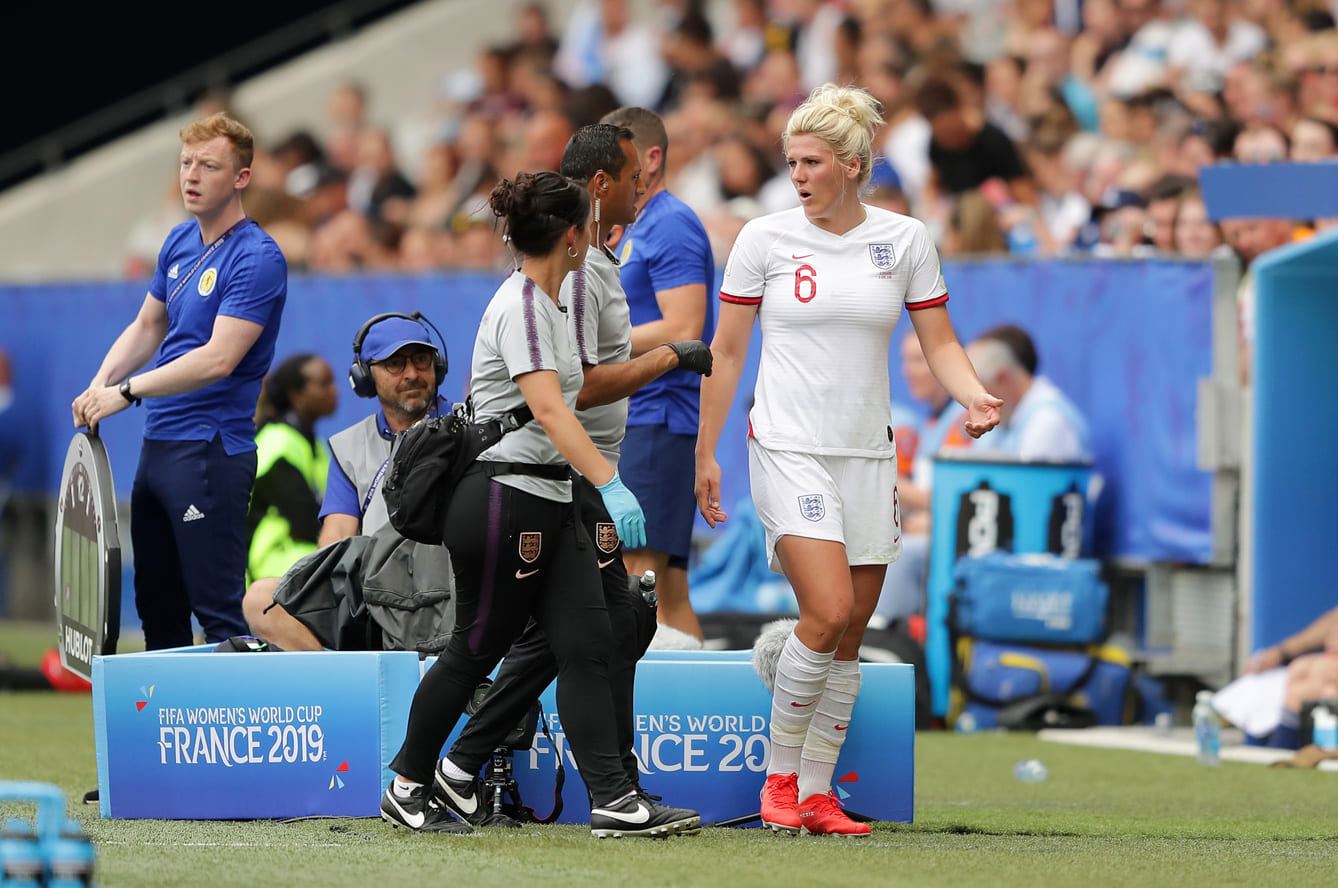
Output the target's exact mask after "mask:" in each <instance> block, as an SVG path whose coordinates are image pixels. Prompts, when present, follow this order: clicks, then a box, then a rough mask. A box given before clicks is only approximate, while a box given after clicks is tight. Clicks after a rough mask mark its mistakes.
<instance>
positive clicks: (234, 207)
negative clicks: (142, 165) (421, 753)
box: [71, 114, 288, 650]
mask: <svg viewBox="0 0 1338 888" xmlns="http://www.w3.org/2000/svg"><path fill="white" fill-rule="evenodd" d="M180 135H181V143H182V149H181V164H180V167H179V181H180V183H181V195H182V198H183V203H184V205H185V208H186V211H187V212H188V213H190V214H191V215H192V216H193V217H194V218H193V219H191V220H190V221H188V222H184V223H182V224H181V225H179V226H177V227H176V228H174V229H173V230H172V233H171V234H170V235H168V238H167V241H166V242H165V243H164V244H163V248H162V251H161V252H160V253H159V259H158V269H157V271H156V272H155V274H154V277H153V283H152V284H151V285H150V286H149V292H148V294H147V295H146V296H145V298H144V302H143V305H142V306H141V307H140V310H139V315H138V316H137V317H136V319H135V320H134V321H133V322H132V323H131V324H130V326H129V327H127V328H126V329H125V332H123V333H122V334H121V335H120V336H119V337H118V338H117V340H116V342H115V343H113V344H112V346H111V348H110V349H109V350H108V352H107V355H106V357H105V358H104V359H103V361H102V365H101V366H100V367H99V368H98V370H97V373H95V374H94V375H93V380H92V382H91V383H90V384H89V387H88V389H87V390H86V391H85V392H83V394H81V395H79V396H78V397H77V398H75V400H74V403H73V404H72V405H71V409H72V413H73V418H74V425H75V427H76V428H78V427H80V426H88V427H89V428H90V429H93V430H96V429H97V427H98V425H99V423H101V422H102V421H103V420H104V419H106V418H108V417H109V416H112V415H113V414H116V413H119V412H120V411H122V410H125V409H126V408H128V407H130V406H131V405H137V404H139V402H140V401H141V400H142V399H147V400H148V401H149V405H148V407H146V408H145V411H146V413H147V416H146V418H145V430H144V444H143V447H142V449H141V451H140V461H139V468H138V470H137V471H136V474H135V484H134V491H133V493H132V495H131V500H130V515H131V519H130V528H131V541H132V543H133V545H134V551H135V606H136V608H137V609H138V611H139V616H140V621H141V622H142V623H143V625H144V641H145V645H146V647H147V648H148V649H149V650H155V649H159V648H168V647H181V646H185V645H189V644H191V643H192V641H193V640H194V635H193V633H192V631H191V614H192V612H193V613H194V614H195V616H196V617H197V618H198V620H199V622H200V625H201V627H202V628H203V629H204V632H205V640H206V641H209V642H222V641H224V640H225V639H227V638H229V637H231V636H234V635H242V634H245V632H246V622H245V620H244V619H243V617H242V606H241V604H242V594H243V592H244V590H245V588H246V586H245V573H246V509H247V502H248V500H249V499H250V495H251V485H252V483H253V482H254V481H255V472H256V455H255V446H256V445H255V424H254V421H253V416H254V412H255V405H256V400H257V396H258V395H259V394H260V384H261V380H262V379H263V378H264V375H265V373H266V371H268V370H269V365H270V361H271V359H272V358H273V356H274V340H275V338H276V337H277V336H278V334H279V320H280V317H281V316H282V314H283V307H284V302H285V301H286V299H287V295H288V272H287V266H286V264H285V262H284V258H283V254H282V253H280V252H279V248H278V246H277V245H276V244H275V243H274V241H273V240H271V239H270V237H269V235H267V234H265V232H264V231H262V230H261V229H260V228H259V227H258V226H257V225H256V224H255V223H254V222H252V221H251V220H250V219H249V218H247V216H246V212H245V210H244V209H243V208H242V200H241V193H242V189H244V188H245V187H246V186H247V184H248V183H249V182H250V179H251V169H250V166H251V160H252V153H253V150H254V149H253V145H254V141H253V138H252V136H251V132H250V130H248V129H246V127H244V126H242V125H241V124H239V123H237V122H236V121H235V120H233V119H231V118H229V117H227V116H226V115H223V114H216V115H213V116H211V117H206V118H203V119H201V120H197V121H194V122H193V123H190V124H188V125H187V126H185V127H183V128H182V130H181V133H180ZM150 361H152V365H153V366H152V369H150V370H147V371H145V372H143V373H139V374H138V375H134V374H136V371H138V370H139V369H140V368H141V367H143V366H144V365H145V363H147V362H150Z"/></svg>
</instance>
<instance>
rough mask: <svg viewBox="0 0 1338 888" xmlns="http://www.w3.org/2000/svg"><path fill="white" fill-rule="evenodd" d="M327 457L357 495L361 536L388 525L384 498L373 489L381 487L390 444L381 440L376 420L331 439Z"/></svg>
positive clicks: (355, 426) (370, 417)
mask: <svg viewBox="0 0 1338 888" xmlns="http://www.w3.org/2000/svg"><path fill="white" fill-rule="evenodd" d="M330 453H331V454H332V455H333V457H334V460H335V462H337V463H339V468H341V469H343V470H344V474H345V475H347V476H348V479H349V480H350V481H352V482H353V486H354V488H356V489H357V491H358V504H359V506H360V507H361V508H362V535H363V536H372V535H373V534H375V533H376V532H377V531H378V530H380V529H381V528H383V527H385V526H386V525H387V524H389V523H390V513H389V512H387V511H386V501H385V498H384V497H382V496H381V491H380V490H379V489H377V490H375V491H373V490H372V488H373V486H376V487H378V488H379V487H380V484H381V480H382V478H384V476H385V471H384V470H385V469H387V468H389V467H388V466H387V465H386V461H387V460H388V459H390V442H389V441H387V440H386V439H385V438H383V437H381V430H380V429H379V428H378V427H377V418H376V416H369V417H367V418H366V419H364V420H363V421H362V422H360V423H357V424H356V425H352V426H349V427H348V428H346V429H344V430H343V431H342V432H338V433H336V434H334V435H331V436H330ZM364 503H365V504H366V505H363V504H364Z"/></svg>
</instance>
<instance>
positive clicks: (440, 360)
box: [348, 311, 450, 398]
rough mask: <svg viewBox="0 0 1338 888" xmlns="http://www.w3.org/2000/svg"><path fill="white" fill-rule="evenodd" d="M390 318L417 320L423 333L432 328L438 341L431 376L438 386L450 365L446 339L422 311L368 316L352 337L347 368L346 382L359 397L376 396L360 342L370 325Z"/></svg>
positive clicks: (374, 382) (370, 327) (368, 365)
mask: <svg viewBox="0 0 1338 888" xmlns="http://www.w3.org/2000/svg"><path fill="white" fill-rule="evenodd" d="M390 318H404V319H405V320H406V321H417V322H418V323H419V324H421V325H422V326H423V332H425V333H426V332H427V330H428V328H429V327H431V328H432V333H435V334H437V343H438V348H437V350H436V354H434V355H433V356H432V371H433V376H434V377H435V378H436V384H437V385H438V386H440V385H441V384H442V382H443V381H444V380H445V379H446V371H447V369H448V368H449V366H450V365H449V363H448V362H447V360H446V340H445V339H443V338H442V335H441V331H440V330H438V329H437V325H436V324H434V323H432V322H431V321H429V320H428V319H427V318H426V317H424V316H423V314H422V312H417V311H416V312H414V313H413V314H404V313H403V312H398V311H388V312H385V313H384V314H379V315H376V316H374V317H372V318H369V319H368V321H367V323H365V324H363V325H362V326H361V327H359V328H358V333H357V335H356V336H354V337H353V363H352V364H351V365H350V366H349V368H348V383H349V385H351V386H352V387H353V394H355V395H357V396H358V397H359V398H375V397H376V379H375V378H374V377H373V376H372V367H371V365H370V364H368V363H367V362H366V361H365V360H363V357H362V342H363V340H364V339H366V338H367V331H369V330H371V329H372V327H374V326H376V325H377V324H379V323H381V322H382V321H386V320H389V319H390ZM430 338H431V334H429V339H430Z"/></svg>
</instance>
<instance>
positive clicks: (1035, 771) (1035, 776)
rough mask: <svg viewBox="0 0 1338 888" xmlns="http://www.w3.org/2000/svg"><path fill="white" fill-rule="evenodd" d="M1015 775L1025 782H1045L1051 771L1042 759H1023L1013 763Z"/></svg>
mask: <svg viewBox="0 0 1338 888" xmlns="http://www.w3.org/2000/svg"><path fill="white" fill-rule="evenodd" d="M1013 776H1014V777H1015V778H1017V779H1018V780H1020V781H1021V782H1023V783H1043V782H1045V778H1046V777H1049V776H1050V771H1049V769H1048V768H1046V767H1045V762H1043V761H1041V760H1040V759H1023V760H1022V761H1020V762H1018V763H1017V764H1015V765H1013Z"/></svg>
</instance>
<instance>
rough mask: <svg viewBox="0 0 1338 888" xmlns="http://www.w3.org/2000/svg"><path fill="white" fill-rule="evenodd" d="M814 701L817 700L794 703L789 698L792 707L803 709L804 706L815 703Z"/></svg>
mask: <svg viewBox="0 0 1338 888" xmlns="http://www.w3.org/2000/svg"><path fill="white" fill-rule="evenodd" d="M816 702H818V701H817V700H810V701H809V702H807V703H796V702H794V701H793V700H791V701H790V705H791V706H793V707H795V708H796V709H803V708H804V707H805V706H812V705H813V704H814V703H816Z"/></svg>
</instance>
